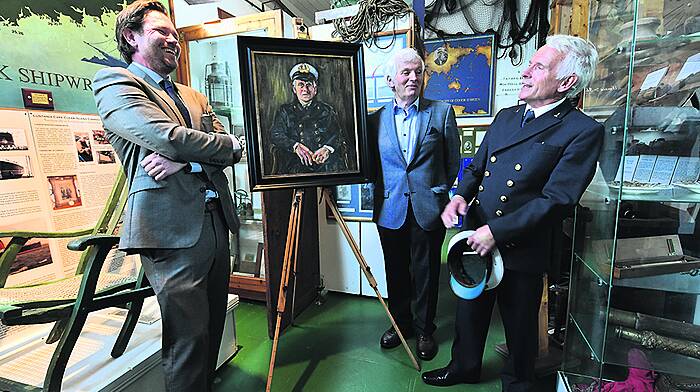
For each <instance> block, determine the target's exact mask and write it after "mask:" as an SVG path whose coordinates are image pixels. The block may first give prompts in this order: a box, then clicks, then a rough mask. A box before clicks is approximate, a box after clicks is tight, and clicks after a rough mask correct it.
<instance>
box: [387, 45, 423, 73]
mask: <svg viewBox="0 0 700 392" xmlns="http://www.w3.org/2000/svg"><path fill="white" fill-rule="evenodd" d="M414 61H420V64H421V68H422V70H423V71H425V62H424V61H423V58H422V57H420V55H419V54H418V52H416V50H415V49H413V48H403V49H399V50H398V51H396V53H394V55H393V56H391V59H389V61H388V62H387V63H386V64H384V75H385V76H386V77H389V78H391V79H394V78H395V77H396V73H397V72H398V71H399V69H398V68H399V63H402V62H407V63H410V62H414Z"/></svg>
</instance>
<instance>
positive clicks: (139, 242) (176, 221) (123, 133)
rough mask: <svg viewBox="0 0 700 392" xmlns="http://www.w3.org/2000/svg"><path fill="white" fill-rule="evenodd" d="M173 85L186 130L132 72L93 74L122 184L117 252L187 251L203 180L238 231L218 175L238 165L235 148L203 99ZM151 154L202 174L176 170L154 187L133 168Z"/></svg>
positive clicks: (197, 221)
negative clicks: (185, 113)
mask: <svg viewBox="0 0 700 392" xmlns="http://www.w3.org/2000/svg"><path fill="white" fill-rule="evenodd" d="M176 86H177V89H178V92H179V94H180V96H181V97H182V99H183V101H184V103H185V105H186V106H187V109H188V110H189V113H190V117H191V120H192V128H187V127H186V126H185V124H186V123H185V120H184V118H183V117H182V115H181V114H180V112H179V111H178V109H177V106H176V105H175V102H174V101H173V100H172V99H171V98H170V97H169V96H168V95H167V93H166V92H165V91H164V90H163V89H161V87H160V86H159V85H158V84H157V83H156V82H155V81H154V80H153V79H152V78H150V77H149V76H148V75H146V74H145V73H144V72H143V71H142V70H141V69H140V68H139V67H137V66H135V65H133V64H132V65H130V66H129V68H127V69H124V68H104V69H101V70H100V71H98V72H97V74H96V75H95V78H94V81H93V84H92V87H93V92H94V94H95V101H96V103H97V110H98V112H99V114H100V117H101V118H102V122H103V124H104V128H105V131H106V132H105V133H106V135H107V138H108V139H109V141H110V143H111V144H112V146H113V147H114V149H115V150H116V152H117V154H118V156H119V158H120V159H121V161H122V166H123V167H124V170H125V171H126V175H127V178H128V183H129V198H128V201H127V210H126V212H125V215H124V224H123V227H122V229H121V233H120V235H121V240H120V243H119V247H120V249H124V250H136V249H141V248H188V247H191V246H193V245H194V244H195V243H196V242H197V240H198V239H199V236H200V233H201V229H202V223H203V220H204V192H205V186H206V178H208V179H209V180H210V181H211V183H212V184H213V185H214V187H215V188H216V190H217V192H218V193H219V197H220V199H221V205H222V208H223V212H224V216H225V219H226V224H227V225H228V228H229V230H231V231H232V232H236V231H237V230H238V225H239V222H238V218H237V216H236V214H235V211H234V207H233V202H232V199H231V194H230V191H229V186H228V181H227V179H226V176H225V175H224V173H223V169H224V168H225V167H226V166H231V165H233V164H234V163H236V162H238V161H239V160H240V159H241V148H240V145H238V143H235V142H234V141H233V140H232V139H231V138H230V137H229V135H227V134H226V133H225V132H224V131H223V126H222V125H221V123H220V122H219V121H218V120H217V119H216V116H214V115H213V112H212V109H211V106H209V103H208V102H207V99H206V97H204V95H202V94H200V93H198V92H197V91H195V90H193V89H191V88H189V87H187V86H184V85H181V84H176ZM203 115H205V117H204V121H202V120H203V117H202V116H203ZM206 115H211V118H212V121H208V117H207V116H206ZM152 152H157V153H159V154H161V155H163V156H165V157H167V158H169V159H171V160H173V161H178V162H198V163H201V164H202V167H203V171H204V172H205V174H206V176H204V175H202V173H200V174H194V173H186V172H185V171H184V170H181V171H179V172H177V173H175V174H173V175H171V176H170V177H168V178H166V179H165V180H162V181H156V180H154V179H153V178H152V177H150V176H148V174H147V173H146V172H145V170H144V169H143V167H141V165H140V164H139V162H141V160H143V159H144V158H145V157H146V156H148V155H149V154H151V153H152Z"/></svg>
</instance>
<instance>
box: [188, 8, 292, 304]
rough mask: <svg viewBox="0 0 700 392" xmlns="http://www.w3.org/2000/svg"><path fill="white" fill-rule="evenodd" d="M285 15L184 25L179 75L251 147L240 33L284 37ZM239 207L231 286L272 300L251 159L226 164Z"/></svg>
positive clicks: (245, 294)
mask: <svg viewBox="0 0 700 392" xmlns="http://www.w3.org/2000/svg"><path fill="white" fill-rule="evenodd" d="M282 27H283V23H282V14H281V13H280V12H278V11H271V12H264V13H260V14H256V15H251V16H242V17H238V18H232V19H224V20H220V21H218V22H214V23H207V24H203V25H198V26H192V27H185V28H182V29H180V30H179V33H180V40H181V46H182V56H181V65H180V67H179V69H178V71H179V72H180V73H179V75H178V78H179V79H180V81H181V83H183V84H187V85H189V86H191V87H193V88H194V89H195V90H197V91H200V92H201V93H202V94H205V95H206V96H207V99H208V100H209V103H210V105H211V106H212V109H213V110H214V112H215V113H216V116H217V118H218V119H219V120H220V121H221V122H222V123H223V125H224V127H225V128H226V131H227V132H229V133H232V134H233V135H235V136H236V137H237V139H238V141H239V142H240V143H241V145H242V146H244V149H245V136H244V132H243V102H242V97H241V82H240V71H239V66H238V50H237V41H236V36H237V35H255V36H263V37H267V36H269V37H280V36H281V35H282ZM226 174H227V176H228V178H229V183H230V186H231V194H232V195H233V199H234V203H235V208H236V212H237V214H238V218H239V220H240V222H241V227H240V230H239V232H238V234H237V235H232V236H231V271H232V275H231V279H230V284H229V285H230V288H231V291H232V292H234V293H236V294H239V295H240V296H241V297H243V298H250V299H257V300H263V301H264V300H266V294H265V292H266V279H265V276H266V274H265V269H266V268H265V267H266V263H265V260H264V259H265V241H264V230H263V201H262V196H261V194H260V193H253V192H251V191H250V186H249V181H248V160H247V156H246V154H245V152H244V154H243V158H242V159H241V161H240V162H239V163H237V164H236V165H234V167H233V168H228V169H226Z"/></svg>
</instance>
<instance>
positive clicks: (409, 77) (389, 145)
mask: <svg viewBox="0 0 700 392" xmlns="http://www.w3.org/2000/svg"><path fill="white" fill-rule="evenodd" d="M424 69H425V65H424V63H423V59H421V57H420V56H419V55H418V53H417V52H416V51H415V50H414V49H411V48H407V49H402V50H400V51H398V52H397V53H396V54H395V55H394V56H393V58H392V59H391V60H390V61H389V62H388V63H387V65H386V72H385V74H386V82H387V84H388V85H389V87H391V89H392V91H393V92H394V100H393V101H392V102H391V103H388V104H386V105H385V106H384V107H382V108H381V109H379V110H378V111H376V112H374V113H372V114H371V115H370V116H369V120H368V126H369V130H370V132H371V133H372V137H373V138H374V140H376V151H375V156H376V157H377V159H378V162H377V168H378V169H377V178H376V181H375V183H374V216H373V219H374V221H375V222H376V223H377V229H378V231H379V238H380V240H381V243H382V250H383V252H384V265H385V270H386V280H387V289H388V294H389V299H388V301H389V310H390V311H391V313H392V315H393V316H394V318H395V320H396V323H397V325H398V326H399V328H400V329H401V332H402V333H403V334H404V336H412V335H413V334H414V333H415V334H416V335H417V339H416V343H417V344H416V351H417V354H418V356H419V357H420V358H421V359H424V360H431V359H432V358H433V357H435V354H437V345H436V343H435V341H434V339H433V337H432V335H433V332H434V331H435V328H436V327H435V324H434V322H433V321H434V319H435V312H436V308H437V298H438V277H439V274H440V249H441V246H442V242H443V240H444V239H445V227H444V226H443V225H442V221H441V220H440V213H441V212H442V209H443V208H444V207H445V205H447V203H448V201H449V197H448V191H449V190H450V188H451V187H452V184H453V183H454V181H455V177H456V176H457V172H458V170H459V167H460V155H459V144H460V143H459V135H458V133H457V123H456V121H455V114H454V110H452V107H451V106H450V105H449V104H446V103H442V102H436V101H431V100H428V99H425V98H419V95H420V92H421V87H422V86H423V71H424ZM411 298H415V306H414V311H413V312H411ZM400 343H401V342H400V339H399V337H398V334H397V333H396V331H395V330H394V329H393V327H392V328H389V329H388V330H387V331H386V332H384V334H383V335H382V338H381V340H380V344H381V346H382V347H384V348H393V347H396V346H398V345H399V344H400Z"/></svg>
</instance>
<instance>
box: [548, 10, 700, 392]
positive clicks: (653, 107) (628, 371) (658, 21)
mask: <svg viewBox="0 0 700 392" xmlns="http://www.w3.org/2000/svg"><path fill="white" fill-rule="evenodd" d="M589 11H590V15H591V18H590V21H589V39H590V40H591V41H592V42H593V43H594V44H595V45H596V47H597V48H598V51H599V54H600V61H599V64H598V67H597V70H596V75H595V77H594V80H593V82H592V84H591V87H590V88H589V89H588V90H587V91H586V93H585V95H584V104H583V110H584V112H586V113H587V114H589V115H591V116H593V117H594V118H596V120H598V121H599V122H601V123H602V124H604V126H605V141H604V146H603V151H602V153H601V155H600V158H599V162H598V168H597V171H596V175H595V177H594V179H593V181H592V183H591V184H590V185H589V187H588V189H587V190H586V192H585V194H584V196H583V198H582V200H581V202H580V205H579V207H578V208H577V210H576V213H575V217H574V222H575V230H574V240H573V249H574V251H573V255H572V269H571V282H570V295H569V315H568V325H567V335H566V344H565V352H564V360H563V364H562V371H561V372H560V373H559V384H558V390H559V391H599V390H600V391H602V390H606V391H607V390H609V388H611V386H609V385H608V384H609V383H612V382H618V383H627V384H626V385H627V386H628V388H629V389H625V390H630V391H632V390H634V391H636V390H640V391H647V390H649V391H653V390H654V388H656V390H657V391H676V390H697V389H683V388H684V386H685V387H691V386H693V385H695V387H697V385H700V308H699V307H700V299H699V298H700V297H699V296H698V294H700V276H698V275H699V274H698V272H699V271H700V260H698V257H700V222H698V219H700V216H699V215H698V210H700V182H699V179H698V175H699V173H700V136H699V135H700V111H699V110H698V109H699V108H700V106H699V105H700V103H699V101H698V98H699V96H698V94H700V2H697V1H695V2H692V1H679V0H638V1H635V0H622V1H620V0H600V1H592V2H591V3H590V9H589ZM632 380H634V382H632ZM617 385H621V384H617ZM641 385H645V386H647V387H649V388H651V389H639V388H641ZM635 388H636V389H635ZM674 388H675V389H674ZM616 390H617V389H616ZM619 390H622V389H619Z"/></svg>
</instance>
